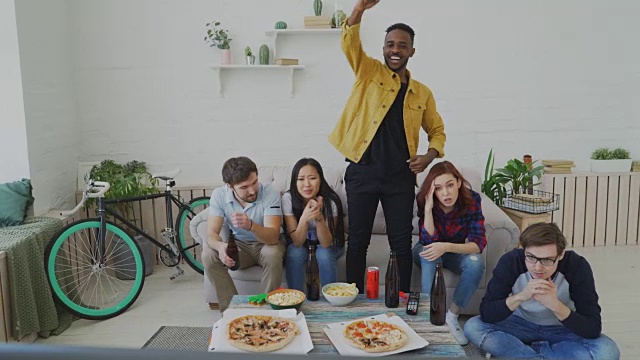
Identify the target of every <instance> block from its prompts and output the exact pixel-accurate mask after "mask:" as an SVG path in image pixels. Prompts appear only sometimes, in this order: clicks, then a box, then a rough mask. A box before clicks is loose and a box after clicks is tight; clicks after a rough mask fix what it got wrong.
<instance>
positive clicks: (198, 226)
mask: <svg viewBox="0 0 640 360" xmlns="http://www.w3.org/2000/svg"><path fill="white" fill-rule="evenodd" d="M208 219H209V209H204V210H202V211H201V212H200V213H198V215H196V216H194V217H193V219H191V222H190V223H189V231H190V232H191V236H192V237H193V239H194V240H195V241H197V242H198V243H199V244H200V245H202V244H204V243H205V242H206V241H207V220H208Z"/></svg>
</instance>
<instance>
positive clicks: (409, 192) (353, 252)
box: [345, 163, 416, 293]
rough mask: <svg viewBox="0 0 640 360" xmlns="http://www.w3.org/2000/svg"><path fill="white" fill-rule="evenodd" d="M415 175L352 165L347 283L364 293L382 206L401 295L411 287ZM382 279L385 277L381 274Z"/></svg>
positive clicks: (348, 176) (348, 185) (349, 171)
mask: <svg viewBox="0 0 640 360" xmlns="http://www.w3.org/2000/svg"><path fill="white" fill-rule="evenodd" d="M415 181H416V177H415V175H414V174H413V173H412V172H411V171H410V170H409V169H408V167H407V171H406V172H401V173H399V174H397V175H394V176H389V175H388V174H382V173H381V172H380V171H379V170H378V169H376V168H374V167H372V166H371V165H360V164H355V163H351V164H349V166H348V167H347V170H346V173H345V182H346V190H347V205H348V214H349V237H348V242H347V281H348V282H350V283H356V286H357V287H358V289H359V290H360V293H364V291H365V286H364V276H365V268H366V264H367V250H368V248H369V243H370V242H371V232H372V229H373V222H374V219H375V216H376V210H377V209H378V202H381V203H382V210H383V211H384V219H385V222H386V225H387V236H388V238H389V247H390V248H391V250H395V252H396V257H397V260H398V268H399V272H400V291H404V292H408V291H409V289H410V286H411V270H412V267H413V263H412V261H411V231H412V230H413V226H412V219H413V203H414V200H415ZM380 276H381V277H383V276H385V274H382V273H381V274H380Z"/></svg>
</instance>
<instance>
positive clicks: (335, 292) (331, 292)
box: [322, 283, 358, 306]
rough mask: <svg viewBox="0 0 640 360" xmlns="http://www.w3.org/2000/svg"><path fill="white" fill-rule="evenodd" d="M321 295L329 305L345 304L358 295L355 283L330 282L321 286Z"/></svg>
mask: <svg viewBox="0 0 640 360" xmlns="http://www.w3.org/2000/svg"><path fill="white" fill-rule="evenodd" d="M322 295H324V298H325V299H327V301H328V302H330V303H331V305H334V306H345V305H348V304H350V303H351V302H352V301H353V300H354V299H355V298H356V296H358V288H357V287H356V284H355V283H352V284H349V283H331V284H327V285H325V286H323V287H322Z"/></svg>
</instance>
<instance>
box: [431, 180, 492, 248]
mask: <svg viewBox="0 0 640 360" xmlns="http://www.w3.org/2000/svg"><path fill="white" fill-rule="evenodd" d="M471 198H472V199H473V201H472V202H471V204H469V208H468V209H467V211H466V212H465V213H463V214H461V213H460V211H459V208H458V204H457V202H456V205H455V207H454V209H453V211H451V212H450V213H448V214H445V213H444V212H443V211H442V209H440V207H439V206H437V205H436V206H434V207H433V223H434V225H435V231H434V232H433V235H429V234H428V233H427V230H426V229H425V228H424V223H421V224H420V243H421V244H422V245H425V246H426V245H429V244H431V243H432V242H436V241H439V242H450V243H455V244H464V243H465V242H466V239H469V242H474V243H476V245H478V248H480V252H482V251H483V250H484V247H485V246H486V245H487V237H486V236H485V228H484V216H483V215H482V205H481V202H482V198H481V197H480V194H478V193H477V192H475V191H473V190H471Z"/></svg>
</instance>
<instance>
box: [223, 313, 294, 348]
mask: <svg viewBox="0 0 640 360" xmlns="http://www.w3.org/2000/svg"><path fill="white" fill-rule="evenodd" d="M299 333H300V331H299V330H298V326H296V324H295V323H294V322H293V321H291V320H289V319H285V318H280V317H275V316H264V315H247V316H242V317H239V318H237V319H233V320H231V322H229V326H228V327H227V334H228V340H229V342H230V343H231V344H232V345H233V346H235V347H237V348H239V349H242V350H246V351H252V352H269V351H276V350H280V349H282V348H284V347H285V346H287V344H289V343H290V342H291V341H293V339H294V338H295V337H296V335H298V334H299Z"/></svg>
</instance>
